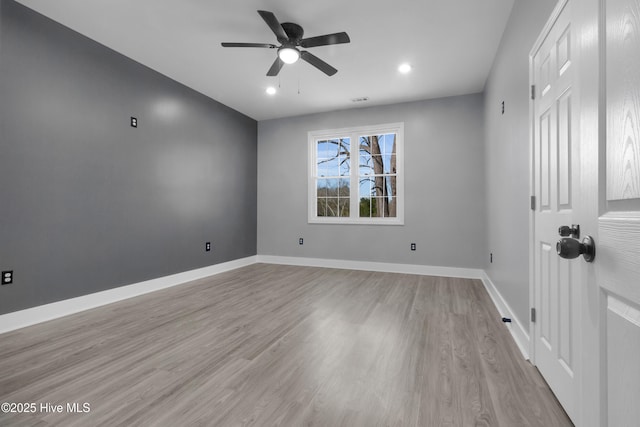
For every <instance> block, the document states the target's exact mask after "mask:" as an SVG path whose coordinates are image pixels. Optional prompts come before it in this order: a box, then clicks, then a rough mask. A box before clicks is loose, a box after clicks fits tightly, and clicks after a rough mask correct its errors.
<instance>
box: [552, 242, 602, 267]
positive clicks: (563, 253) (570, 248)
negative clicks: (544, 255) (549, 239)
mask: <svg viewBox="0 0 640 427" xmlns="http://www.w3.org/2000/svg"><path fill="white" fill-rule="evenodd" d="M556 252H557V253H558V255H560V257H561V258H565V259H574V258H578V257H579V256H580V255H582V256H583V257H584V260H585V261H587V262H593V260H594V258H595V257H596V245H595V243H594V242H593V238H592V237H591V236H587V237H585V238H584V239H582V242H580V241H578V240H576V239H572V238H570V237H564V238H562V239H560V240H558V243H557V244H556Z"/></svg>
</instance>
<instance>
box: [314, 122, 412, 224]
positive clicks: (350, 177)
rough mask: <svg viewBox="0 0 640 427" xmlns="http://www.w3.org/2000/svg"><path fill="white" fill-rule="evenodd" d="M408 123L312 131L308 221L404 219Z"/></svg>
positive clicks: (394, 221)
mask: <svg viewBox="0 0 640 427" xmlns="http://www.w3.org/2000/svg"><path fill="white" fill-rule="evenodd" d="M403 134H404V124H403V123H394V124H386V125H378V126H368V127H361V128H351V129H334V130H325V131H314V132H309V208H308V209H309V222H313V223H328V224H395V225H402V224H403V223H404V199H403V174H404V167H403V165H404V162H403V157H402V156H403Z"/></svg>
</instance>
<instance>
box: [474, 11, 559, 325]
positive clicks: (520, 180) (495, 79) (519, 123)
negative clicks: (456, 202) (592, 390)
mask: <svg viewBox="0 0 640 427" xmlns="http://www.w3.org/2000/svg"><path fill="white" fill-rule="evenodd" d="M555 4H556V1H555V0H536V1H530V0H516V2H515V3H514V6H513V9H512V11H511V17H510V18H509V22H508V24H507V27H506V29H505V32H504V34H503V36H502V42H501V44H500V47H499V49H498V53H497V55H496V59H495V61H494V63H493V67H492V70H491V73H490V75H489V78H488V80H487V84H486V86H485V115H484V121H485V132H486V137H485V144H486V152H485V155H486V157H485V159H486V160H485V161H486V172H487V175H486V191H487V209H488V210H487V216H486V218H487V233H488V249H489V252H492V253H493V263H492V264H490V263H489V259H488V258H487V259H486V260H485V265H484V268H485V270H486V272H487V274H488V275H489V277H490V278H491V280H492V282H493V283H494V284H495V285H496V287H497V288H498V290H499V291H500V293H501V294H502V296H503V297H504V298H505V299H506V300H507V303H508V304H509V305H510V307H511V309H512V310H513V311H514V313H515V315H516V317H517V318H518V319H519V320H520V321H521V322H522V324H523V325H524V326H525V327H528V324H529V245H528V238H529V234H528V233H529V196H530V191H529V180H530V177H529V51H530V50H531V48H532V47H533V43H534V42H535V41H536V39H537V38H538V34H539V33H540V31H542V27H543V26H544V24H545V22H546V21H547V18H548V17H549V15H550V14H551V12H552V10H553V7H554V6H555ZM502 101H504V102H505V113H504V115H503V114H502V113H501V103H502Z"/></svg>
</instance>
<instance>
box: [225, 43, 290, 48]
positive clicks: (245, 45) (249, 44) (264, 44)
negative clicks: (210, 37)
mask: <svg viewBox="0 0 640 427" xmlns="http://www.w3.org/2000/svg"><path fill="white" fill-rule="evenodd" d="M221 45H222V47H268V48H269V49H275V48H276V47H278V46H276V45H275V44H270V43H227V42H222V43H221Z"/></svg>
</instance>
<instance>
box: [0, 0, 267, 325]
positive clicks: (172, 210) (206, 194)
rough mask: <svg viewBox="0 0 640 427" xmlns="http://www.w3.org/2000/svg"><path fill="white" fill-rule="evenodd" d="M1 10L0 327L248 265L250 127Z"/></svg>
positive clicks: (76, 40)
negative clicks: (91, 299) (2, 273)
mask: <svg viewBox="0 0 640 427" xmlns="http://www.w3.org/2000/svg"><path fill="white" fill-rule="evenodd" d="M0 8H1V9H0V28H1V30H0V31H1V34H0V40H1V41H0V269H2V270H9V269H13V270H14V271H15V283H14V284H12V285H9V286H2V287H1V288H0V314H2V313H7V312H11V311H15V310H19V309H24V308H28V307H32V306H37V305H41V304H45V303H49V302H53V301H58V300H62V299H66V298H71V297H75V296H79V295H83V294H88V293H92V292H96V291H100V290H104V289H109V288H113V287H117V286H120V285H125V284H130V283H135V282H138V281H142V280H146V279H151V278H156V277H161V276H165V275H169V274H173V273H178V272H183V271H187V270H190V269H195V268H199V267H204V266H208V265H212V264H216V263H220V262H223V261H229V260H233V259H238V258H242V257H246V256H251V255H255V254H256V197H257V195H256V164H257V159H256V156H257V149H256V139H257V123H256V122H255V121H254V120H252V119H250V118H248V117H246V116H244V115H242V114H240V113H238V112H236V111H234V110H231V109H229V108H228V107H225V106H223V105H222V104H219V103H217V102H215V101H213V100H211V99H209V98H207V97H204V96H203V95H200V94H198V93H196V92H194V91H193V90H190V89H188V88H186V87H184V86H182V85H180V84H178V83H176V82H174V81H172V80H170V79H168V78H166V77H164V76H162V75H160V74H158V73H156V72H154V71H152V70H150V69H148V68H146V67H143V66H141V65H140V64H138V63H135V62H133V61H131V60H129V59H127V58H125V57H123V56H121V55H119V54H117V53H115V52H113V51H111V50H109V49H107V48H105V47H104V46H101V45H99V44H97V43H95V42H93V41H91V40H89V39H87V38H85V37H83V36H81V35H78V34H77V33H74V32H72V31H70V30H68V29H67V28H65V27H63V26H61V25H59V24H56V23H54V22H52V21H50V20H48V19H46V18H44V17H42V16H40V15H38V14H36V13H34V12H32V11H30V10H29V9H26V8H24V7H22V6H20V5H18V4H16V3H14V2H13V1H5V0H2V1H1V2H0ZM130 116H137V117H138V119H139V127H138V128H137V129H133V128H132V127H130V126H129V117H130ZM205 241H211V242H213V245H214V249H213V251H212V252H209V253H206V252H205V251H204V243H205Z"/></svg>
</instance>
